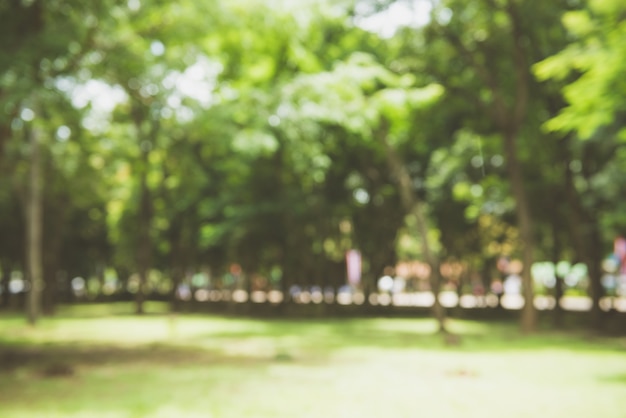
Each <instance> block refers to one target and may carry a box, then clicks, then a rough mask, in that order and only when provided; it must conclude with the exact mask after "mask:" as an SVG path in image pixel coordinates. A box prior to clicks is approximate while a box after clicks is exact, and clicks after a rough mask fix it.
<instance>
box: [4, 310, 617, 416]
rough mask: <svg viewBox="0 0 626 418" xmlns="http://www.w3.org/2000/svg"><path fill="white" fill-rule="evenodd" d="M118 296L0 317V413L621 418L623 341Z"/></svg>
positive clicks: (509, 326) (460, 323) (499, 327)
mask: <svg viewBox="0 0 626 418" xmlns="http://www.w3.org/2000/svg"><path fill="white" fill-rule="evenodd" d="M147 308H148V311H149V312H152V313H151V314H148V315H145V316H143V317H135V316H132V315H130V312H132V307H131V306H130V305H128V304H116V305H94V306H90V307H65V308H63V309H61V310H60V312H59V315H58V316H57V317H56V318H54V319H44V320H42V321H41V323H40V324H39V325H38V326H37V327H36V328H30V327H28V326H27V325H26V324H25V321H24V319H23V318H22V317H18V316H11V315H4V316H0V417H3V418H11V417H33V418H34V417H37V418H39V417H46V418H51V417H89V418H91V417H93V418H99V417H102V418H103V417H156V418H159V417H167V418H174V417H209V418H212V417H233V418H242V417H272V418H275V417H290V418H291V417H298V418H300V417H329V418H335V417H359V418H369V417H437V418H441V417H444V418H445V417H463V418H472V417H481V418H482V417H495V416H498V417H507V418H515V417H533V416H538V417H548V418H552V417H567V418H577V417H581V418H589V417H599V418H600V417H601V418H613V417H615V418H624V417H626V339H624V338H601V337H597V336H596V337H594V336H591V335H587V334H584V333H555V332H547V331H543V332H540V333H538V334H536V335H533V336H522V335H520V334H519V333H518V330H517V326H516V324H502V323H482V322H470V321H452V322H451V323H450V327H451V329H452V330H453V331H454V332H455V333H457V334H459V335H461V340H460V343H459V344H454V345H447V344H446V343H445V341H444V339H443V337H441V336H438V335H435V334H434V330H435V323H434V322H433V321H431V320H428V319H334V320H320V319H316V320H254V319H242V318H227V317H218V316H206V315H179V316H176V317H173V316H170V315H168V314H166V313H164V309H165V308H164V306H163V305H159V304H149V305H148V306H147Z"/></svg>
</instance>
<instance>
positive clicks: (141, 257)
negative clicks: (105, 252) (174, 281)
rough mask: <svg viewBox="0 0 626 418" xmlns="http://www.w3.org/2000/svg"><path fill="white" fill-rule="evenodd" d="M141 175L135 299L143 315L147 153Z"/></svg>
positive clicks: (147, 263)
mask: <svg viewBox="0 0 626 418" xmlns="http://www.w3.org/2000/svg"><path fill="white" fill-rule="evenodd" d="M142 155H143V158H142V164H143V167H142V173H141V178H140V180H139V181H140V186H139V187H140V191H139V193H140V203H139V242H138V249H137V256H138V257H137V265H138V267H139V289H137V294H136V297H135V302H136V313H137V314H143V313H144V301H145V298H146V295H145V293H144V292H145V287H146V283H147V282H148V272H149V270H150V258H151V257H150V252H151V243H150V224H151V210H150V203H151V202H150V190H149V188H148V180H147V177H148V176H147V165H148V152H143V153H142Z"/></svg>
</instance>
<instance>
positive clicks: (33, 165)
mask: <svg viewBox="0 0 626 418" xmlns="http://www.w3.org/2000/svg"><path fill="white" fill-rule="evenodd" d="M30 145H31V150H30V171H29V193H28V198H27V199H26V253H27V257H28V258H27V259H28V276H29V279H30V291H29V293H28V302H27V315H28V322H29V323H30V324H31V325H35V323H36V322H37V319H38V317H39V314H40V311H41V290H42V287H43V277H42V276H43V267H42V229H43V208H42V206H43V200H42V189H43V180H42V178H41V149H40V139H39V133H38V132H37V130H36V128H31V130H30Z"/></svg>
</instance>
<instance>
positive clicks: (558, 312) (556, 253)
mask: <svg viewBox="0 0 626 418" xmlns="http://www.w3.org/2000/svg"><path fill="white" fill-rule="evenodd" d="M556 215H557V216H558V213H556ZM559 228H560V222H558V221H557V219H554V220H553V221H552V263H553V264H554V266H555V267H556V265H557V264H558V263H559V261H560V259H561V240H560V239H559ZM554 278H555V282H554V310H553V321H554V327H555V328H561V327H562V326H563V308H561V298H562V297H563V279H562V278H561V277H559V275H558V273H557V271H556V268H555V270H554Z"/></svg>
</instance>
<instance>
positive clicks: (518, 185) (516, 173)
mask: <svg viewBox="0 0 626 418" xmlns="http://www.w3.org/2000/svg"><path fill="white" fill-rule="evenodd" d="M516 140H517V135H516V134H515V133H514V132H507V134H506V135H505V136H504V153H505V156H506V164H507V170H508V175H509V180H510V182H511V189H512V192H513V196H514V198H515V203H516V207H515V209H516V213H517V222H518V225H519V229H520V237H521V241H522V262H523V265H524V269H523V271H522V283H523V295H524V307H523V308H522V318H521V327H522V331H523V332H526V333H529V332H532V331H534V330H535V327H536V323H537V313H536V311H535V305H534V289H533V279H532V274H531V267H532V265H533V262H534V256H533V252H534V248H535V245H534V233H533V223H532V218H531V215H530V206H529V203H528V197H527V195H526V191H525V189H524V177H523V173H522V167H521V164H520V162H519V159H518V158H517V144H516Z"/></svg>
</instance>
